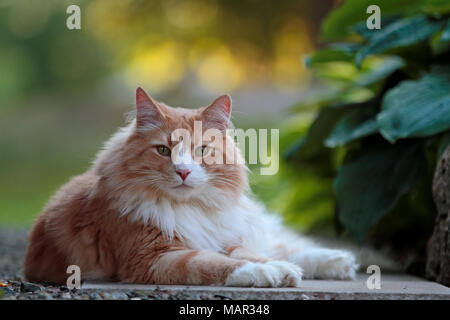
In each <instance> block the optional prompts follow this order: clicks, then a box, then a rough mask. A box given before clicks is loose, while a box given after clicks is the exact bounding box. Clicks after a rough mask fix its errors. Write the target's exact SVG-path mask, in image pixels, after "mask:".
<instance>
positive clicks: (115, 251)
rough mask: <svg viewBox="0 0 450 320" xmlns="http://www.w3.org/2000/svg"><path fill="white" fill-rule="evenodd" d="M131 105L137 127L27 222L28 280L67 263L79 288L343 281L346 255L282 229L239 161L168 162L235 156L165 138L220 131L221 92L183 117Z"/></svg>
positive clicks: (179, 111) (59, 272)
mask: <svg viewBox="0 0 450 320" xmlns="http://www.w3.org/2000/svg"><path fill="white" fill-rule="evenodd" d="M136 107H137V112H136V118H135V119H134V120H133V121H131V122H130V123H129V125H127V126H126V127H124V128H121V129H120V130H119V131H118V132H117V133H116V134H114V135H113V136H112V137H111V138H110V140H109V141H108V142H107V143H106V144H105V147H104V149H103V150H102V151H100V153H99V154H98V156H97V158H96V160H95V162H94V164H93V166H92V168H90V169H89V170H88V171H87V172H86V173H84V174H82V175H79V176H76V177H74V178H72V179H71V180H70V181H69V182H68V183H67V184H66V185H64V186H63V187H62V188H61V189H60V190H59V191H58V192H57V193H56V194H55V195H54V196H53V197H52V198H51V200H50V201H49V203H48V204H47V206H46V207H45V209H44V211H43V212H42V214H41V215H40V216H39V217H38V219H37V221H36V222H35V224H34V227H33V230H32V232H31V234H30V239H29V246H28V251H27V256H26V260H25V265H24V274H25V277H26V278H27V279H28V280H29V281H37V282H39V281H53V282H58V283H64V282H65V281H66V279H67V276H68V274H67V273H66V270H67V267H68V266H69V265H78V266H79V267H80V269H81V276H82V279H84V280H86V279H90V280H92V279H103V280H112V281H121V282H132V283H152V284H189V285H212V284H215V285H226V286H255V287H283V286H299V285H300V281H301V279H302V277H303V278H325V279H353V278H354V276H355V271H356V270H357V267H358V266H357V264H356V262H355V258H354V256H353V255H352V254H351V253H350V252H347V251H343V250H332V249H325V248H321V247H319V246H318V245H317V244H315V243H313V242H312V241H311V240H309V239H306V238H303V237H301V236H299V235H296V234H294V233H292V232H290V231H289V230H286V229H285V228H284V227H282V225H281V223H280V220H279V219H278V218H277V217H276V216H275V215H272V214H268V213H266V211H265V209H264V208H263V207H262V206H261V205H259V204H258V203H257V202H256V201H254V200H252V198H251V195H250V191H249V186H248V181H247V168H246V166H245V164H239V163H232V164H228V163H226V162H224V163H225V164H215V163H213V164H207V163H205V162H204V161H203V162H200V163H198V162H195V161H177V162H174V161H173V157H172V156H171V153H172V151H173V150H174V148H175V147H176V145H177V144H181V146H182V148H181V149H180V150H183V151H182V154H180V155H181V156H182V160H183V159H186V158H189V157H191V154H194V153H195V152H197V153H199V152H200V154H201V155H203V156H205V157H206V156H207V154H208V153H211V152H213V153H219V154H221V155H222V156H223V157H227V153H233V152H235V153H236V154H239V151H238V149H237V147H236V145H235V143H234V140H233V139H232V138H231V137H229V136H228V135H227V134H224V135H223V140H224V141H222V142H226V143H224V144H223V145H227V146H231V148H221V147H220V146H219V144H215V143H214V142H212V143H211V142H209V141H206V142H204V141H200V142H199V143H200V145H201V149H200V150H192V146H191V145H183V144H187V142H186V141H181V142H180V141H173V140H172V139H171V136H172V135H171V133H172V132H173V131H174V130H176V129H180V128H182V129H186V130H188V131H189V132H192V130H193V127H194V121H201V122H202V124H203V130H206V129H208V128H215V129H218V130H220V132H225V131H226V129H227V128H228V126H229V124H230V114H231V99H230V97H229V96H228V95H224V96H221V97H219V98H218V99H216V100H215V101H214V102H213V103H212V104H211V105H209V106H207V107H202V108H199V109H195V110H193V109H184V108H171V107H168V106H167V105H165V104H162V103H159V102H157V101H155V100H154V99H153V98H151V97H150V96H148V95H147V94H146V93H145V92H144V91H143V90H142V89H141V88H138V89H137V92H136ZM200 139H201V137H200ZM197 142H198V141H197ZM192 143H193V142H192ZM221 145H222V144H221ZM177 152H179V151H177ZM191 160H192V159H191Z"/></svg>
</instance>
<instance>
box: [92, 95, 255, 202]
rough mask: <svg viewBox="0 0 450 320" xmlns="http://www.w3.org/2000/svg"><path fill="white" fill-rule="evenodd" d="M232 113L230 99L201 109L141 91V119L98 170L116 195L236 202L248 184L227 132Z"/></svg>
mask: <svg viewBox="0 0 450 320" xmlns="http://www.w3.org/2000/svg"><path fill="white" fill-rule="evenodd" d="M230 115H231V99H230V97H229V96H228V95H223V96H221V97H219V98H217V99H216V100H215V101H214V102H213V103H211V104H210V105H209V106H206V107H201V108H198V109H185V108H171V107H169V106H167V105H165V104H163V103H159V102H157V101H156V100H155V99H153V98H152V97H150V96H148V95H147V94H146V93H145V92H144V90H142V89H141V88H138V89H137V91H136V118H135V119H134V120H133V121H132V122H131V123H130V125H129V126H127V127H125V128H122V129H121V130H120V131H119V132H118V133H116V134H115V135H114V136H113V137H112V138H111V139H110V140H109V141H108V142H107V143H106V145H105V149H104V150H103V151H102V152H101V153H100V154H99V156H98V157H97V160H96V163H95V167H94V168H95V170H96V172H97V174H99V175H100V176H101V177H102V179H103V180H104V181H105V183H106V184H107V185H108V187H109V188H110V189H111V192H114V191H117V192H122V193H123V192H127V193H130V194H132V195H133V196H136V195H137V194H145V195H146V196H147V197H162V198H166V199H169V200H172V201H179V202H187V201H199V202H203V204H206V205H208V204H209V202H216V201H219V200H223V199H233V198H235V197H238V196H239V195H240V194H241V193H243V192H244V191H246V189H247V188H248V182H247V168H246V166H245V163H244V161H243V160H242V157H241V154H240V151H239V150H238V148H237V146H236V144H235V142H234V139H233V138H232V137H230V136H229V135H228V134H227V133H226V131H227V129H228V128H229V126H230V124H231V122H230ZM220 198H222V199H220ZM227 201H229V200H227Z"/></svg>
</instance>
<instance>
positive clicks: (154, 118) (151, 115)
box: [136, 87, 163, 129]
mask: <svg viewBox="0 0 450 320" xmlns="http://www.w3.org/2000/svg"><path fill="white" fill-rule="evenodd" d="M162 118H163V117H162V113H161V110H160V109H159V107H158V103H157V102H156V101H155V100H154V99H153V98H152V97H151V96H149V95H148V94H147V93H145V91H144V89H142V88H141V87H138V88H137V89H136V127H137V128H138V129H145V128H152V127H155V126H157V125H158V124H161V121H162Z"/></svg>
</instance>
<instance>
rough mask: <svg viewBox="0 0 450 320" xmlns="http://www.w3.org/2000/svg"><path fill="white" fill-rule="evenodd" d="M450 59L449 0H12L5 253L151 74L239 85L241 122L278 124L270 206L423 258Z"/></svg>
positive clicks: (267, 183)
mask: <svg viewBox="0 0 450 320" xmlns="http://www.w3.org/2000/svg"><path fill="white" fill-rule="evenodd" d="M72 4H77V5H79V7H80V8H81V30H69V29H68V28H67V27H66V19H67V18H68V17H69V14H67V13H66V9H67V7H68V6H69V5H72ZM372 4H377V5H379V6H380V8H381V21H382V23H381V25H382V28H381V29H380V30H369V29H368V28H367V26H366V19H367V18H368V16H369V14H368V13H367V12H366V10H367V8H368V6H370V5H372ZM449 61H450V2H449V1H448V0H377V1H373V0H345V1H344V0H342V1H339V0H321V1H307V0H284V1H276V0H266V1H257V0H246V1H242V0H240V1H236V0H149V1H144V0H91V1H81V0H71V1H63V0H0V130H1V131H0V133H1V134H0V231H2V230H3V231H5V230H7V232H6V233H5V232H0V265H1V264H2V261H12V260H14V259H12V258H1V257H2V252H1V250H2V245H1V244H2V241H3V242H4V243H7V244H8V243H12V240H11V239H12V238H13V234H14V233H15V232H16V231H14V230H18V228H19V229H22V233H26V230H28V228H29V227H30V226H31V224H32V222H33V221H34V219H35V218H36V216H37V215H38V214H39V212H40V211H41V209H42V208H43V206H44V205H45V203H46V202H47V200H48V199H49V197H50V196H51V195H52V194H53V193H54V192H55V191H56V190H57V189H58V188H59V187H60V186H61V185H62V184H63V183H65V182H66V181H68V179H69V178H70V177H71V176H73V175H77V174H80V173H82V172H84V171H85V170H86V169H88V168H89V167H90V165H91V162H92V160H93V159H94V156H95V154H96V153H97V151H98V150H99V148H100V147H101V146H102V143H103V142H104V141H105V140H106V139H107V138H108V137H109V136H110V135H111V134H112V133H114V132H115V130H116V128H117V127H119V126H122V125H123V124H124V123H125V115H126V113H128V112H129V111H132V110H133V108H134V98H135V97H134V93H135V90H136V87H138V86H142V87H143V88H144V89H145V90H146V91H147V92H148V93H150V94H151V95H152V96H153V97H155V98H156V99H157V100H159V101H163V102H165V103H167V104H168V105H172V106H182V107H192V108H197V107H199V106H204V105H207V104H209V103H210V102H211V101H213V99H215V98H216V97H217V96H219V95H221V94H224V93H229V94H231V96H232V98H233V122H234V124H235V126H236V127H238V128H244V129H246V128H267V129H270V128H276V129H280V153H281V157H280V164H279V167H280V169H279V172H278V174H277V175H273V176H261V175H260V174H259V170H258V166H257V165H255V166H251V170H252V174H251V176H250V182H251V185H252V189H253V191H254V192H255V194H256V195H257V197H258V198H259V199H260V200H261V201H262V202H264V203H265V205H266V206H267V207H268V208H269V209H270V210H273V211H276V212H279V213H280V214H282V215H283V216H284V220H285V222H286V224H287V225H289V226H291V227H293V228H295V229H296V230H300V231H303V232H306V233H309V234H314V235H320V237H321V238H322V239H326V238H328V239H330V238H331V239H333V240H332V242H333V243H334V244H335V245H336V244H337V240H336V239H339V238H340V239H344V240H345V241H346V242H350V241H352V242H353V243H355V244H358V245H361V244H363V245H365V246H366V245H370V246H374V247H376V248H377V249H379V250H381V251H384V252H385V253H389V255H391V256H395V258H396V260H397V261H400V262H401V264H402V268H403V269H404V270H406V271H408V272H412V273H415V274H419V275H424V273H425V264H426V262H425V260H426V254H427V246H428V244H429V243H430V236H431V234H432V232H433V226H434V221H435V217H436V208H435V206H434V203H433V198H432V192H431V189H432V188H431V185H432V179H433V175H434V171H435V165H436V163H437V161H438V160H439V158H440V156H441V155H442V153H443V151H444V150H445V149H446V148H447V147H448V146H449V145H450V118H449V117H448V116H447V115H448V114H450V100H449V99H450V96H449V95H448V92H450V65H449V64H448V63H449ZM408 99H409V100H408ZM407 100H408V101H409V102H408V103H405V101H407ZM418 111H419V112H418ZM417 115H422V116H420V117H419V118H420V119H419V118H418V117H417ZM398 140H400V141H398ZM393 173H395V174H393ZM17 227H18V228H17ZM24 230H25V231H24ZM2 234H3V236H2ZM337 236H338V237H337ZM2 237H3V238H2ZM18 238H20V239H19V242H18V243H20V246H19V245H18V248H19V247H20V248H22V249H20V250H16V249H14V250H9V251H8V252H9V253H11V252H16V251H17V252H20V253H18V254H17V255H18V257H17V259H16V261H19V262H18V263H17V264H15V265H11V267H9V268H10V270H12V271H14V272H15V270H17V267H16V265H18V264H20V261H21V255H22V252H23V250H24V247H25V245H26V240H25V239H26V237H25V236H24V235H23V234H22V235H20V237H18ZM2 239H3V240H2ZM359 248H363V247H362V246H360V247H359ZM21 250H22V251H21ZM360 251H361V252H369V251H367V250H365V249H360ZM2 259H3V260H2ZM8 259H9V260H8ZM379 261H380V260H379V259H378V260H377V261H376V263H377V264H378V263H379ZM3 268H4V267H3ZM0 271H1V267H0ZM0 275H1V273H0Z"/></svg>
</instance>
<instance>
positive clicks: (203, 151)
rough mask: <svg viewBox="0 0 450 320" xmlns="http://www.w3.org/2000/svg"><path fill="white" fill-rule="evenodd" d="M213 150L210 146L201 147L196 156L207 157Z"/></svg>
mask: <svg viewBox="0 0 450 320" xmlns="http://www.w3.org/2000/svg"><path fill="white" fill-rule="evenodd" d="M210 149H211V148H210V147H208V146H201V147H198V148H197V149H196V150H195V155H196V156H197V157H202V156H205V155H206V154H207V153H208V151H209V150H210Z"/></svg>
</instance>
